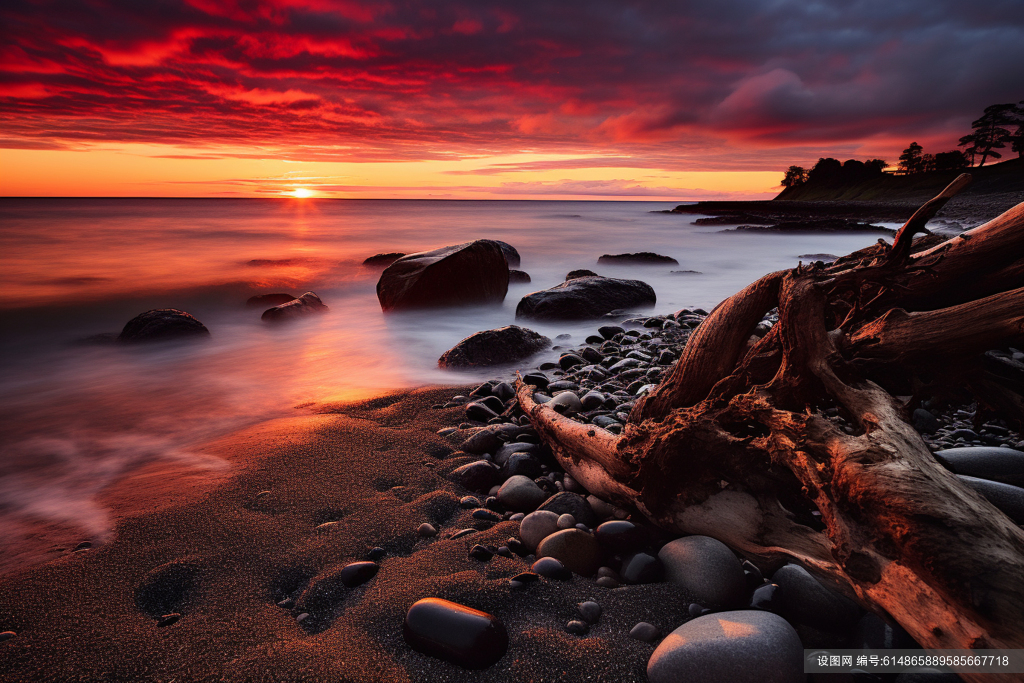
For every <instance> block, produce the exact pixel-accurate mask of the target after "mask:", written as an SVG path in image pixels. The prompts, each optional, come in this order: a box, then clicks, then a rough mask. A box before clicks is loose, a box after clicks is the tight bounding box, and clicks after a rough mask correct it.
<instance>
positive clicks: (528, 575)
mask: <svg viewBox="0 0 1024 683" xmlns="http://www.w3.org/2000/svg"><path fill="white" fill-rule="evenodd" d="M512 580H513V581H519V582H520V583H534V582H535V581H539V580H540V574H535V573H533V572H522V573H519V574H516V575H515V576H513V577H512Z"/></svg>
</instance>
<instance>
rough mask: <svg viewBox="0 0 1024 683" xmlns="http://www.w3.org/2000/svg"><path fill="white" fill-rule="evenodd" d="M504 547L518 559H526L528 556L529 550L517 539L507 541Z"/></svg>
mask: <svg viewBox="0 0 1024 683" xmlns="http://www.w3.org/2000/svg"><path fill="white" fill-rule="evenodd" d="M505 546H506V547H507V548H508V549H509V550H511V551H512V552H514V553H515V554H516V555H518V556H519V557H526V556H527V555H529V554H530V549H529V548H527V547H526V545H525V544H524V543H523V542H522V541H520V540H519V539H518V538H510V539H508V540H507V541H505Z"/></svg>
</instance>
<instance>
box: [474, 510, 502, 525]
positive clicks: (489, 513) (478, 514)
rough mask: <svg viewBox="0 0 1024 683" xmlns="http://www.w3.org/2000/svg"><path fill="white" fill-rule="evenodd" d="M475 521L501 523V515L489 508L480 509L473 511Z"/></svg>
mask: <svg viewBox="0 0 1024 683" xmlns="http://www.w3.org/2000/svg"><path fill="white" fill-rule="evenodd" d="M473 519H479V520H481V521H483V522H500V521H501V515H499V514H497V513H495V512H494V511H493V510H488V509H487V508H478V509H476V510H473Z"/></svg>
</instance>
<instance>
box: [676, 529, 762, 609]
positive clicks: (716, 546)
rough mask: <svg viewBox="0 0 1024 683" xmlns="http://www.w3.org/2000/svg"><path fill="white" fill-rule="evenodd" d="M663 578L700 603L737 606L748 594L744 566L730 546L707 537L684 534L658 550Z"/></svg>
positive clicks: (740, 604) (744, 601)
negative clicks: (663, 572)
mask: <svg viewBox="0 0 1024 683" xmlns="http://www.w3.org/2000/svg"><path fill="white" fill-rule="evenodd" d="M658 559H660V560H661V563H662V565H663V566H664V567H665V579H666V580H668V581H670V582H672V583H674V584H677V585H679V586H682V587H683V588H685V589H686V590H687V591H688V592H689V593H691V594H692V595H693V597H695V598H696V599H697V600H699V601H700V602H701V603H703V604H705V605H709V606H715V607H726V608H728V607H740V606H743V605H746V604H747V599H748V596H749V593H748V591H747V580H746V577H745V576H744V575H743V565H741V564H740V561H739V560H738V559H737V558H736V556H735V555H734V554H733V552H732V551H731V550H729V547H728V546H726V545H725V544H724V543H722V542H721V541H718V540H716V539H714V538H711V537H710V536H685V537H683V538H677V539H676V540H674V541H671V542H669V543H666V544H665V545H664V546H662V548H661V550H659V551H658Z"/></svg>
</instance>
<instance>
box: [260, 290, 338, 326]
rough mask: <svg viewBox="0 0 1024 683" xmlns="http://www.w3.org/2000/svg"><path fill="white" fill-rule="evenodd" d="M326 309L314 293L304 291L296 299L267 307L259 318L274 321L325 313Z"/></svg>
mask: <svg viewBox="0 0 1024 683" xmlns="http://www.w3.org/2000/svg"><path fill="white" fill-rule="evenodd" d="M326 311H327V306H326V305H325V304H324V302H323V301H321V300H320V297H318V296H317V295H316V293H314V292H306V293H305V294H303V295H302V296H300V297H299V298H298V299H292V300H291V301H289V302H287V303H283V304H281V305H279V306H274V307H273V308H268V309H267V310H265V311H263V315H262V316H260V318H261V319H262V320H265V321H266V322H274V323H276V322H283V321H285V320H291V319H293V318H301V317H303V316H306V315H309V314H311V313H325V312H326Z"/></svg>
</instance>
